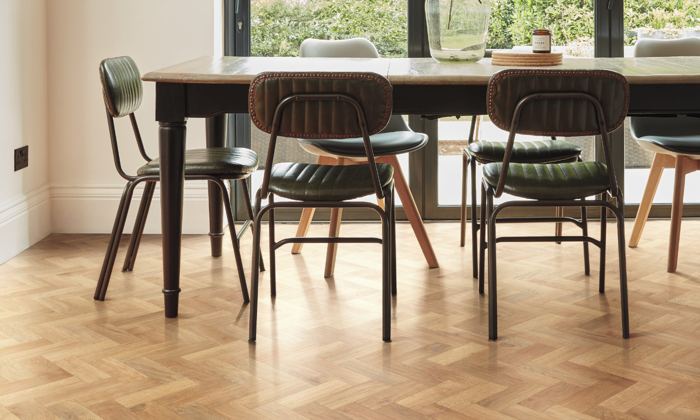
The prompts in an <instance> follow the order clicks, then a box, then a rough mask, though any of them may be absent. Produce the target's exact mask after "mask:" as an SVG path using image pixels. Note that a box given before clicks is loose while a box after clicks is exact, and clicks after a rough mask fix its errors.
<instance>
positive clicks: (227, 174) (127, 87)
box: [95, 57, 264, 302]
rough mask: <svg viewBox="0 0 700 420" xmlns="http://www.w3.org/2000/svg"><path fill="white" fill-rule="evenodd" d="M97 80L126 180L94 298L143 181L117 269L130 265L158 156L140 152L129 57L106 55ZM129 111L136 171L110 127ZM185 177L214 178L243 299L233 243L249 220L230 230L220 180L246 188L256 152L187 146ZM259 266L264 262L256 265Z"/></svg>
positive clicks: (137, 99)
mask: <svg viewBox="0 0 700 420" xmlns="http://www.w3.org/2000/svg"><path fill="white" fill-rule="evenodd" d="M100 81H101V82H102V92H103V96H104V102H105V108H106V111H107V123H108V125H109V136H110V139H111V142H112V154H113V157H114V165H115V166H116V168H117V172H118V173H119V175H120V176H121V177H122V178H124V179H125V180H127V184H126V187H125V188H124V192H123V193H122V198H121V202H120V203H119V207H118V210H117V215H116V217H115V219H114V227H113V228H112V234H111V236H110V238H109V244H108V246H107V253H106V254H105V258H104V262H103V263H102V270H101V271H100V277H99V279H98V281H97V287H96V288H95V300H104V299H105V295H106V294H107V287H108V286H109V280H110V277H111V275H112V269H113V267H114V262H115V260H116V258H117V251H118V249H119V242H120V240H121V236H122V232H123V231H124V224H125V222H126V217H127V213H128V212H129V205H130V204H131V198H132V196H133V193H134V188H135V187H136V186H137V185H138V184H140V183H142V182H143V183H145V187H144V190H143V196H142V198H141V204H140V206H139V210H138V213H137V216H136V221H135V222H134V230H133V233H132V235H131V240H130V242H129V248H128V250H127V251H126V260H125V261H124V266H123V267H122V271H131V270H133V268H134V264H135V262H136V255H137V253H138V249H139V244H140V243H141V237H142V236H143V229H144V227H145V225H146V217H147V216H148V211H149V209H150V206H151V201H152V200H153V193H154V191H155V186H156V182H158V180H159V178H160V160H159V159H158V158H156V159H151V158H150V157H149V156H148V154H147V153H146V149H145V147H144V145H143V141H142V139H141V133H140V131H139V128H138V125H137V123H136V115H135V114H134V113H135V112H136V111H137V110H138V108H139V107H140V106H141V101H142V99H143V88H142V85H141V75H140V73H139V69H138V67H137V66H136V63H135V62H134V60H132V59H131V58H130V57H116V58H108V59H105V60H103V61H102V62H101V63H100ZM127 115H128V116H129V120H130V121H131V127H132V129H133V132H134V136H135V137H136V144H137V146H138V149H139V152H140V153H141V156H142V157H143V158H144V159H145V160H146V164H145V165H143V166H141V167H140V168H138V170H137V172H136V175H128V174H127V173H126V172H125V171H124V170H123V169H122V165H121V159H120V156H119V145H118V143H117V133H116V129H115V124H114V119H115V118H122V117H125V116H127ZM184 165H185V181H190V180H206V181H210V182H212V183H214V184H216V185H217V186H218V187H219V189H220V190H221V193H222V194H223V197H224V200H223V202H224V209H225V211H226V217H227V218H228V227H229V233H230V234H231V242H232V243H233V252H234V256H235V259H236V267H237V268H238V278H239V281H240V284H241V293H242V294H243V300H244V301H245V302H248V301H249V300H250V299H249V297H248V288H247V285H246V280H245V273H244V271H243V262H242V260H241V251H240V248H239V243H240V237H241V236H242V235H243V233H244V232H245V230H246V228H247V227H248V225H249V224H250V222H247V223H246V224H245V225H244V228H243V229H241V231H240V233H239V234H237V233H236V228H235V226H234V224H233V213H232V211H231V202H230V201H229V198H228V192H227V190H226V186H225V184H224V181H223V180H239V181H240V182H241V184H242V186H243V191H248V188H247V182H246V179H247V178H248V177H249V176H250V175H251V174H252V173H253V172H255V170H256V169H257V167H258V155H257V154H256V153H255V152H254V151H252V150H250V149H245V148H228V147H213V148H207V149H192V150H187V151H186V154H185V162H184ZM244 196H245V201H246V206H247V209H248V217H250V220H252V219H253V210H252V206H251V203H250V196H249V195H248V194H244ZM261 268H262V269H264V267H263V266H262V265H261Z"/></svg>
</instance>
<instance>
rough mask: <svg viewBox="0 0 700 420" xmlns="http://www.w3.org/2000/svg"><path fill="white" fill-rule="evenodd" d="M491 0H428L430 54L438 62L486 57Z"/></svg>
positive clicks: (426, 9)
mask: <svg viewBox="0 0 700 420" xmlns="http://www.w3.org/2000/svg"><path fill="white" fill-rule="evenodd" d="M489 12H490V4H489V0H426V2H425V16H426V20H427V26H428V41H429V43H430V55H432V56H433V58H434V59H436V60H438V61H478V60H481V59H482V58H484V52H485V50H486V35H487V33H488V29H489Z"/></svg>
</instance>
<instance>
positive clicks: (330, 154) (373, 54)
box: [292, 38, 438, 277]
mask: <svg viewBox="0 0 700 420" xmlns="http://www.w3.org/2000/svg"><path fill="white" fill-rule="evenodd" d="M299 56H300V57H306V58H313V57H343V58H379V53H378V52H377V49H376V48H375V46H374V44H372V43H371V42H370V41H368V40H367V39H364V38H353V39H347V40H340V41H326V40H320V39H307V40H305V41H304V42H302V44H301V46H300V47H299ZM298 141H299V145H300V146H301V147H302V148H303V149H304V150H306V151H307V152H309V153H311V154H314V155H316V156H318V160H317V163H318V164H319V165H340V166H343V165H356V164H366V163H367V156H366V155H365V149H364V144H363V140H362V139H361V138H356V139H349V140H342V141H340V140H338V139H323V138H300V139H298ZM370 141H371V142H372V147H373V150H374V156H375V159H376V161H377V162H380V163H387V164H389V165H392V166H393V167H394V181H395V182H396V192H397V193H398V195H399V198H401V203H402V204H403V207H404V211H405V212H406V217H407V218H408V220H409V222H410V223H411V227H412V228H413V231H414V233H415V236H416V239H417V240H418V243H419V245H420V247H421V249H422V251H423V254H424V255H425V259H426V260H427V262H428V265H429V266H430V267H431V268H434V267H438V260H437V257H436V255H435V252H434V251H433V247H432V244H431V243H430V238H429V237H428V233H427V232H426V230H425V226H424V225H423V219H422V218H421V215H420V212H419V211H418V208H417V207H416V203H415V201H414V199H413V195H412V194H411V190H410V188H409V186H408V182H407V181H406V177H405V176H404V174H403V171H402V170H401V165H400V164H399V160H398V158H397V155H400V154H403V153H410V152H414V151H416V150H419V149H421V148H423V146H425V145H426V144H427V142H428V136H427V135H426V134H423V133H416V132H414V131H413V130H411V129H410V128H409V127H408V124H406V121H405V120H404V118H403V117H402V116H400V115H393V116H392V117H391V118H390V119H389V123H388V124H387V125H386V127H385V128H384V129H383V130H382V131H381V132H379V133H377V134H375V135H373V136H372V137H371V138H370ZM381 205H382V204H381V203H380V206H381ZM314 212H315V209H313V208H305V209H304V210H303V211H302V216H301V219H300V221H299V227H298V229H297V236H299V237H303V236H306V234H307V233H308V230H309V226H310V225H311V220H312V219H313V215H314ZM341 218H342V209H332V210H331V220H330V232H329V236H331V237H334V236H338V234H339V233H340V220H341ZM302 246H303V243H298V244H295V245H294V246H293V247H292V254H298V253H300V252H301V248H302ZM337 249H338V244H329V245H328V250H327V253H326V268H325V273H324V274H325V277H332V276H333V272H334V268H335V259H336V255H337Z"/></svg>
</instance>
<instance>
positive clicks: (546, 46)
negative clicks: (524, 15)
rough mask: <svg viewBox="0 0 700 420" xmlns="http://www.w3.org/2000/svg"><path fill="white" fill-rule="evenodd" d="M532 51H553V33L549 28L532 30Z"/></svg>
mask: <svg viewBox="0 0 700 420" xmlns="http://www.w3.org/2000/svg"><path fill="white" fill-rule="evenodd" d="M532 52H533V53H551V52H552V34H551V32H549V29H535V30H534V31H532Z"/></svg>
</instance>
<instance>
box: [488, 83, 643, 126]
mask: <svg viewBox="0 0 700 420" xmlns="http://www.w3.org/2000/svg"><path fill="white" fill-rule="evenodd" d="M523 75H532V76H595V77H603V78H608V79H615V80H617V81H619V82H620V83H621V84H622V87H623V91H624V96H625V98H624V104H623V108H622V111H621V115H620V119H619V120H618V121H617V122H616V123H615V124H614V125H612V126H610V128H608V132H613V131H615V130H616V129H617V128H618V127H620V126H621V125H622V124H623V123H624V122H625V117H626V116H627V110H628V109H629V97H630V92H629V83H628V82H627V79H626V78H625V77H624V76H623V75H621V74H620V73H617V72H613V71H609V70H542V69H509V70H502V71H500V72H498V73H496V74H494V75H493V76H492V77H491V80H490V81H489V84H488V93H487V100H486V106H487V110H488V114H489V118H490V119H491V121H492V122H493V123H494V125H496V126H497V127H498V128H500V129H502V130H505V131H510V122H508V124H506V123H504V122H503V121H501V120H500V119H499V118H498V116H496V114H495V113H496V111H495V104H494V96H495V89H494V88H493V87H494V85H495V84H496V83H498V82H499V81H500V80H501V79H504V78H507V77H509V76H523ZM531 93H537V92H531ZM608 124H609V122H608ZM518 133H519V134H530V135H546V134H549V133H552V132H550V131H535V130H522V131H521V130H518ZM599 134H600V131H592V130H591V131H584V132H553V134H552V135H554V136H593V135H599Z"/></svg>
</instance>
